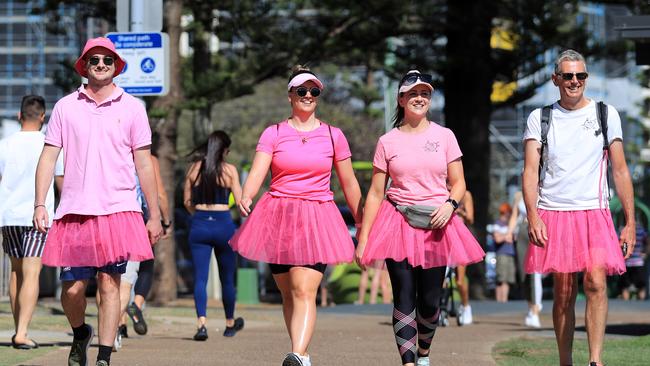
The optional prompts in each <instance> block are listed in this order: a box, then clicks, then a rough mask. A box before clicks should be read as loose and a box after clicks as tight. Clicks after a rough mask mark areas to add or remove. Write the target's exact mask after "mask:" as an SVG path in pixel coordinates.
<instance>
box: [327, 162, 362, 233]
mask: <svg viewBox="0 0 650 366" xmlns="http://www.w3.org/2000/svg"><path fill="white" fill-rule="evenodd" d="M334 168H335V169H336V175H337V176H338V177H339V182H340V183H341V189H343V195H345V201H346V202H347V204H348V207H349V208H350V211H351V212H352V215H353V216H354V222H356V223H357V224H360V223H361V218H362V217H363V211H362V210H361V209H362V206H361V188H360V187H359V182H358V181H357V177H356V176H355V175H354V170H353V169H352V159H344V160H341V161H337V162H335V163H334Z"/></svg>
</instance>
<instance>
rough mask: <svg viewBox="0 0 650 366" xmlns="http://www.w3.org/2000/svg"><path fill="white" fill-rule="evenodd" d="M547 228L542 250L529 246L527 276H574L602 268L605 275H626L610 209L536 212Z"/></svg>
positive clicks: (541, 210) (540, 210)
mask: <svg viewBox="0 0 650 366" xmlns="http://www.w3.org/2000/svg"><path fill="white" fill-rule="evenodd" d="M538 212H539V215H540V218H541V219H542V221H543V222H544V224H545V225H546V229H547V233H548V241H547V243H546V245H545V246H544V247H539V246H536V245H534V244H533V243H529V244H528V254H527V256H526V272H527V273H551V272H557V273H574V272H584V271H591V270H594V269H598V268H603V269H605V270H606V271H607V274H608V275H614V274H621V273H624V272H625V270H626V269H625V261H624V259H623V254H622V252H621V247H620V245H619V241H618V238H617V236H616V231H615V230H614V224H613V222H612V215H611V213H610V211H609V209H595V210H583V211H551V210H543V209H538Z"/></svg>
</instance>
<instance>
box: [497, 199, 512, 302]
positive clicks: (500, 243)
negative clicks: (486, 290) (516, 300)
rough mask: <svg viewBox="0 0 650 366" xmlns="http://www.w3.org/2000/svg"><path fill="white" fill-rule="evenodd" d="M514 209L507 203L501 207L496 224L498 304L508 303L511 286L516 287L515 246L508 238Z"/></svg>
mask: <svg viewBox="0 0 650 366" xmlns="http://www.w3.org/2000/svg"><path fill="white" fill-rule="evenodd" d="M511 213H512V208H511V207H510V205H509V204H507V203H505V202H504V203H502V204H501V206H499V218H498V219H497V221H495V222H494V225H493V228H494V231H493V232H492V235H493V236H494V243H495V245H496V255H497V288H496V300H497V301H498V302H508V294H509V293H510V286H511V285H514V284H515V282H516V281H517V280H516V277H517V275H516V271H517V267H516V265H515V245H514V243H513V242H512V240H511V239H509V236H508V222H509V220H510V215H511Z"/></svg>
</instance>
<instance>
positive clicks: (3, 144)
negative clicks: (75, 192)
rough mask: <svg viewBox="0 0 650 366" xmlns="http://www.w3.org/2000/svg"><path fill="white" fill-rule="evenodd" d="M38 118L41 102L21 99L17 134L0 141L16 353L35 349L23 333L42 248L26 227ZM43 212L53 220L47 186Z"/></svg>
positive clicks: (0, 218)
mask: <svg viewBox="0 0 650 366" xmlns="http://www.w3.org/2000/svg"><path fill="white" fill-rule="evenodd" d="M44 118H45V101H44V100H43V98H42V97H40V96H37V95H27V96H25V97H23V100H22V103H21V106H20V112H19V113H18V120H19V121H20V124H21V128H20V131H19V132H16V133H14V134H12V135H11V136H9V137H7V138H4V139H2V140H0V176H1V178H0V226H2V248H3V250H4V252H5V253H7V254H8V255H9V257H10V260H11V278H10V285H9V298H10V300H11V310H12V312H13V315H14V326H15V328H16V329H15V331H16V333H15V335H14V336H13V337H12V338H11V345H12V346H13V347H14V348H19V349H32V348H36V347H38V344H37V343H36V342H34V341H33V340H31V339H29V337H28V336H27V327H28V326H29V322H30V321H31V319H32V314H33V312H34V308H35V307H36V301H37V300H38V291H39V287H38V276H39V274H40V272H41V254H42V253H43V245H44V244H45V234H43V233H40V232H38V231H37V230H36V229H34V228H33V226H32V213H33V212H34V180H35V174H36V165H37V164H38V158H39V156H40V154H41V150H43V142H44V141H45V135H44V134H43V133H42V132H41V131H40V130H41V127H42V125H43V119H44ZM59 160H61V159H59ZM55 175H56V176H57V177H56V182H57V186H58V187H61V180H62V179H63V177H62V175H63V163H62V161H58V162H57V165H56V170H55ZM47 207H48V208H49V210H50V211H51V212H50V214H53V213H54V189H53V188H52V186H51V185H50V188H49V191H48V193H47ZM50 217H52V216H50Z"/></svg>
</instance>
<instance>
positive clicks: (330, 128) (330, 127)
mask: <svg viewBox="0 0 650 366" xmlns="http://www.w3.org/2000/svg"><path fill="white" fill-rule="evenodd" d="M327 128H329V130H330V140H331V141H332V163H334V162H336V148H334V136H333V135H332V126H330V125H329V124H327Z"/></svg>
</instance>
